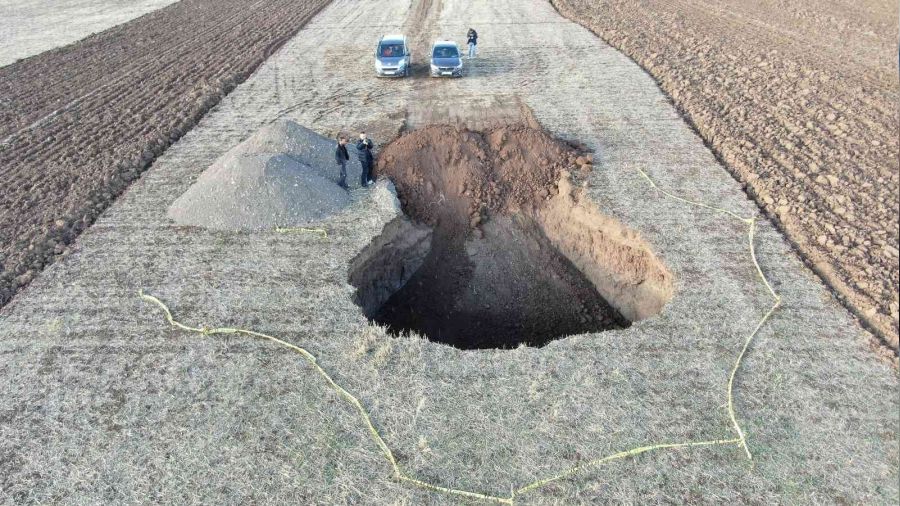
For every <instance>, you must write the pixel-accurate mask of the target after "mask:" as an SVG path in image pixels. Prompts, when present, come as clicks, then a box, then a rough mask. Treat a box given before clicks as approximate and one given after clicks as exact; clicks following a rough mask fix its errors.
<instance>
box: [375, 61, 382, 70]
mask: <svg viewBox="0 0 900 506" xmlns="http://www.w3.org/2000/svg"><path fill="white" fill-rule="evenodd" d="M375 68H376V69H377V70H381V60H375Z"/></svg>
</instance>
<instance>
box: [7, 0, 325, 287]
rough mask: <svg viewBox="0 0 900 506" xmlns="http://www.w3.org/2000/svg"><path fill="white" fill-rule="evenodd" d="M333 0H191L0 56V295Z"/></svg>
mask: <svg viewBox="0 0 900 506" xmlns="http://www.w3.org/2000/svg"><path fill="white" fill-rule="evenodd" d="M327 3H328V2H327V0H301V1H293V0H261V1H258V2H256V3H254V4H253V5H248V4H247V2H244V1H240V0H215V1H213V0H182V1H181V2H178V3H176V4H173V5H171V6H169V7H167V8H165V9H161V10H159V11H156V12H153V13H150V14H148V15H146V16H143V17H141V18H138V19H136V20H134V21H131V22H129V23H126V24H123V25H120V26H117V27H114V28H111V29H110V30H107V31H105V32H103V33H101V34H98V35H94V36H91V37H88V38H86V39H84V40H82V41H80V42H78V43H75V44H73V45H70V46H67V47H64V48H61V49H56V50H53V51H49V52H46V53H43V54H40V55H37V56H34V57H31V58H27V59H25V60H21V61H19V62H16V63H14V64H12V65H9V66H6V67H3V68H0V97H2V100H0V305H2V304H4V303H6V302H7V301H8V300H9V299H10V297H12V294H13V293H14V292H15V290H16V289H17V288H19V287H21V286H23V285H25V284H27V283H28V282H29V281H30V280H31V279H32V277H33V276H34V274H35V273H36V272H38V271H39V270H40V269H42V268H43V267H44V266H45V265H47V264H48V263H50V262H52V261H53V259H54V258H55V256H56V255H58V254H61V253H63V252H64V251H65V250H66V245H67V244H69V243H71V242H72V241H73V240H74V238H75V237H76V236H77V235H78V234H79V233H80V232H81V231H82V230H84V229H85V228H86V227H87V226H88V225H90V224H91V223H92V222H93V221H94V219H95V218H96V217H97V216H98V215H99V214H100V212H102V211H103V210H104V209H105V208H106V207H107V206H108V205H109V204H110V203H111V202H112V201H113V199H115V198H116V196H118V195H119V194H120V193H121V192H122V191H123V190H124V189H125V188H126V187H127V186H128V184H129V183H130V182H131V181H133V180H135V179H136V178H137V177H138V176H139V174H140V173H141V172H142V171H143V170H145V169H146V168H147V167H148V166H149V165H150V164H151V163H152V162H153V160H154V159H155V158H156V157H157V156H159V155H160V154H161V153H162V152H163V151H165V149H166V148H167V147H168V146H169V145H171V144H172V143H173V142H174V141H176V140H177V139H178V138H180V137H181V136H182V135H184V133H185V132H187V131H188V130H190V129H191V127H192V126H193V125H194V124H195V123H196V122H197V121H198V120H199V119H200V117H201V116H203V114H205V113H206V111H208V110H209V109H210V108H211V107H212V106H214V105H215V104H217V103H218V102H219V100H220V99H221V98H222V97H223V96H224V95H225V94H227V93H228V92H229V91H231V90H232V89H233V88H234V87H235V86H236V85H237V84H239V83H240V82H242V81H244V80H245V79H246V78H247V77H248V76H249V75H250V74H251V73H252V72H253V71H254V69H256V67H257V66H259V64H260V63H262V62H263V61H264V60H265V59H266V57H268V56H269V55H270V54H271V53H272V52H273V51H275V50H276V49H278V48H279V47H280V46H281V45H282V44H283V43H284V42H285V41H287V40H288V39H289V38H290V37H291V36H292V35H293V34H294V33H296V32H297V30H298V29H300V27H302V26H303V25H304V24H305V23H306V22H307V21H308V20H309V19H310V18H311V17H312V16H313V15H314V14H315V13H316V12H318V10H319V9H321V8H322V7H323V6H324V5H326V4H327Z"/></svg>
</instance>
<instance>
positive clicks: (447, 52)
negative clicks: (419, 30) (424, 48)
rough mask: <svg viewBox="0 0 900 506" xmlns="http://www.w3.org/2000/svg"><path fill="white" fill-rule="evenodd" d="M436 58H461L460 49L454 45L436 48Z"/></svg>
mask: <svg viewBox="0 0 900 506" xmlns="http://www.w3.org/2000/svg"><path fill="white" fill-rule="evenodd" d="M433 57H434V58H459V51H457V49H456V48H455V47H452V46H443V47H436V48H434V56H433Z"/></svg>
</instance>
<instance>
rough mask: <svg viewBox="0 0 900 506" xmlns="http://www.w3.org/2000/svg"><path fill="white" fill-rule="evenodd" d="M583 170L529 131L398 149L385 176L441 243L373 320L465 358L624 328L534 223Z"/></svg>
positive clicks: (438, 130)
mask: <svg viewBox="0 0 900 506" xmlns="http://www.w3.org/2000/svg"><path fill="white" fill-rule="evenodd" d="M579 166H582V167H585V166H586V167H590V163H589V161H588V159H587V158H586V157H583V156H579V153H578V152H577V151H576V150H575V149H574V148H573V147H571V146H568V145H567V144H565V143H563V142H560V141H557V140H555V139H553V138H552V137H550V136H549V135H547V134H546V133H544V132H542V131H540V130H536V129H533V128H527V127H500V128H496V129H493V130H490V131H486V132H483V133H482V132H472V131H468V130H465V129H460V128H457V127H451V126H434V127H427V128H424V129H422V130H417V131H414V132H412V133H410V134H408V135H405V136H404V137H401V138H400V139H398V140H397V141H395V142H394V143H392V144H390V145H389V146H388V147H387V148H386V149H385V150H384V152H383V154H382V157H381V160H380V161H379V163H378V169H377V170H378V173H379V174H380V175H384V176H388V177H390V178H391V179H392V180H393V181H394V182H395V183H396V185H397V194H398V196H399V197H400V201H401V203H402V204H403V208H404V210H405V212H406V213H407V214H408V215H409V216H410V217H411V218H412V219H414V220H416V221H419V222H423V223H425V224H427V225H429V226H431V227H433V228H434V233H433V238H432V240H431V249H430V252H429V253H428V255H427V256H426V257H425V258H424V261H423V263H422V265H421V267H420V268H419V269H418V270H417V271H416V272H415V273H414V274H412V276H411V277H410V279H409V280H408V282H406V283H405V285H404V286H403V287H402V288H400V289H399V290H398V291H397V292H395V293H394V294H392V295H391V296H390V298H389V299H387V300H386V302H385V303H384V304H383V305H382V306H381V307H380V308H378V310H377V311H376V312H375V314H374V315H372V318H373V319H374V320H375V321H377V322H378V323H381V324H383V325H386V326H388V327H390V328H391V330H392V331H394V332H401V333H402V332H408V331H416V332H419V333H420V334H423V335H425V336H427V337H428V338H429V339H432V340H434V341H439V342H444V343H448V344H452V345H453V346H456V347H459V348H488V347H500V348H510V347H514V346H516V345H519V344H523V343H524V344H529V345H535V346H540V345H543V344H546V343H547V342H549V341H551V340H552V339H556V338H560V337H565V336H567V335H572V334H579V333H584V332H596V331H600V330H605V329H609V328H622V327H624V326H627V325H628V321H627V320H626V319H625V318H624V317H623V316H622V315H621V314H619V313H618V312H617V311H616V310H615V309H613V308H612V307H610V305H609V304H608V303H607V301H605V300H604V299H603V298H602V297H601V296H600V294H599V293H598V292H597V290H596V289H595V288H594V286H592V284H591V282H590V281H589V280H588V279H587V278H586V277H585V276H584V274H582V273H581V272H580V271H579V270H578V269H577V268H576V267H575V266H574V265H572V262H570V261H569V260H568V259H567V258H566V257H565V256H563V255H562V254H561V253H560V252H559V251H557V250H556V249H555V248H554V247H553V246H552V244H551V242H550V240H549V239H548V238H547V236H546V235H545V234H544V233H543V231H542V230H541V228H540V226H539V224H538V222H537V221H536V220H535V219H534V218H533V217H532V214H531V213H530V212H529V211H533V210H535V209H540V208H542V207H544V205H545V204H546V202H547V201H548V199H549V198H550V197H551V196H552V195H556V194H557V193H558V191H559V190H558V188H557V181H559V179H560V177H562V174H563V171H564V170H566V169H572V170H580V169H579ZM376 267H378V266H376ZM353 277H354V275H353V274H351V278H353Z"/></svg>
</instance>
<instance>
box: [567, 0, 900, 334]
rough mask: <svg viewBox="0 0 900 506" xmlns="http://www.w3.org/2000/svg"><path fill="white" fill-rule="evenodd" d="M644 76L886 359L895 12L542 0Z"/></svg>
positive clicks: (894, 185) (883, 7) (694, 0)
mask: <svg viewBox="0 0 900 506" xmlns="http://www.w3.org/2000/svg"><path fill="white" fill-rule="evenodd" d="M553 4H554V5H555V6H556V7H557V8H558V9H559V11H560V12H561V13H562V14H563V15H565V16H567V17H568V18H570V19H572V20H574V21H577V22H579V23H581V24H583V25H585V26H586V27H588V28H589V29H591V30H592V31H593V32H594V33H596V34H597V35H599V36H600V37H602V38H603V39H604V40H605V41H606V42H608V43H609V44H610V45H612V46H613V47H615V48H617V49H619V50H620V51H622V52H623V53H625V54H626V55H628V56H629V57H631V58H632V59H633V60H634V61H636V62H637V63H638V64H640V65H641V66H642V67H643V68H644V69H645V70H646V71H647V72H648V73H650V74H651V75H652V76H653V77H654V78H655V79H656V80H657V81H658V82H659V84H660V86H661V87H662V88H663V90H665V92H666V93H667V94H668V95H669V96H670V97H671V98H672V100H673V101H674V102H675V105H676V106H677V107H678V108H679V109H680V110H681V111H682V112H683V113H684V115H685V116H687V118H688V119H689V120H690V121H691V122H692V123H693V125H694V127H695V128H696V129H697V131H698V132H699V133H700V135H701V136H702V137H703V138H704V140H705V141H706V143H707V144H708V145H710V146H711V147H712V148H713V149H714V150H715V152H716V154H717V155H718V157H719V158H720V159H721V160H722V161H723V162H725V164H726V165H727V167H728V168H729V169H730V170H731V172H732V173H733V174H734V175H735V177H737V178H738V179H739V180H740V181H741V182H742V183H744V184H745V185H746V186H747V191H748V193H749V194H750V195H751V196H752V197H754V199H755V200H756V202H757V203H758V204H759V205H760V206H761V207H762V208H764V209H765V210H766V212H767V214H768V215H769V216H770V217H771V218H772V219H773V220H774V221H775V222H776V223H777V224H779V226H780V228H781V229H782V230H783V231H784V232H785V234H786V235H787V236H788V238H789V239H790V240H791V242H792V243H793V244H794V246H795V247H796V248H797V250H798V251H799V252H800V253H801V255H802V256H803V257H804V259H805V260H806V261H807V263H808V264H809V265H810V266H811V267H812V268H813V269H814V270H815V271H816V272H817V273H818V274H819V275H820V276H821V277H822V278H823V279H824V280H825V281H826V282H827V283H828V284H829V285H830V286H831V287H832V288H833V289H834V290H835V291H836V292H837V293H838V295H839V297H840V298H841V299H842V300H843V301H844V303H845V304H846V305H847V306H848V307H849V308H850V309H851V310H852V311H853V312H854V313H855V314H856V315H857V316H858V317H859V318H860V319H862V320H863V321H864V322H866V323H867V324H868V326H869V327H870V328H872V329H873V330H874V331H875V332H876V333H877V334H879V335H880V336H881V337H882V339H883V340H884V342H885V343H887V344H888V345H889V346H890V347H892V348H893V349H894V350H895V351H896V350H897V346H898V322H900V299H898V297H900V296H898V292H897V286H898V284H900V263H898V257H900V252H898V248H900V244H898V241H900V236H898V215H900V211H898V206H900V201H898V195H900V176H898V173H900V165H898V156H900V138H898V136H897V122H898V117H900V109H898V104H900V92H898V89H900V88H898V84H897V45H896V43H897V30H898V26H897V20H898V18H897V3H896V2H894V1H889V0H864V1H860V2H853V3H842V2H824V3H823V2H817V1H812V0H804V1H798V2H744V1H740V0H711V1H708V0H703V1H700V0H678V1H675V2H670V1H661V0H650V1H646V2H640V3H635V2H631V1H627V0H612V1H606V2H594V1H588V0H553Z"/></svg>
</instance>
